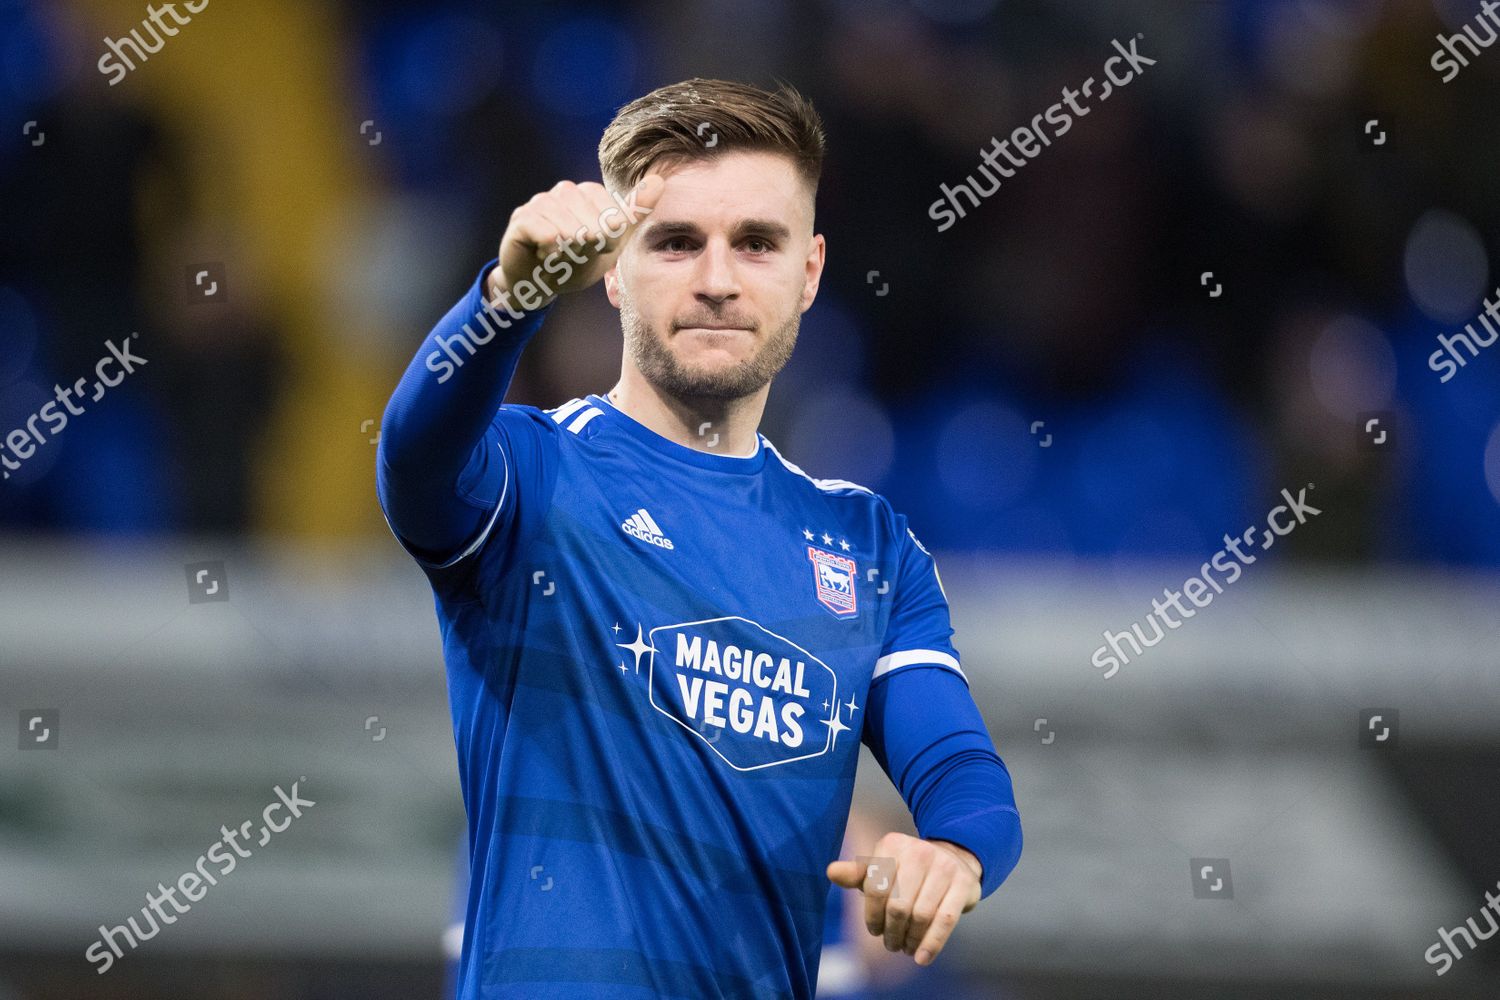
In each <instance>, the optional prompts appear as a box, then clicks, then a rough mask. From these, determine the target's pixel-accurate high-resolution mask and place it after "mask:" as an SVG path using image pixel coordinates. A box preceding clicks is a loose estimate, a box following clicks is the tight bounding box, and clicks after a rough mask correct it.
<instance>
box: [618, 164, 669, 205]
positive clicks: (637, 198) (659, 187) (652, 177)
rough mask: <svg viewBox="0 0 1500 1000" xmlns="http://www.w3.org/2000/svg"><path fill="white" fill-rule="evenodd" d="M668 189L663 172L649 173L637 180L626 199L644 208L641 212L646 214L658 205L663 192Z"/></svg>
mask: <svg viewBox="0 0 1500 1000" xmlns="http://www.w3.org/2000/svg"><path fill="white" fill-rule="evenodd" d="M666 189H667V182H666V180H664V179H663V178H662V176H661V174H647V175H646V176H645V177H642V178H641V179H640V180H639V181H637V182H636V185H635V187H634V188H632V189H631V192H630V197H629V198H628V199H626V200H627V201H628V202H629V203H630V204H632V205H635V206H636V207H637V208H640V209H642V210H643V211H642V212H641V214H642V215H644V214H646V213H648V212H650V211H651V210H652V209H653V208H655V207H656V203H657V202H658V201H660V200H661V193H662V192H663V191H665V190H666Z"/></svg>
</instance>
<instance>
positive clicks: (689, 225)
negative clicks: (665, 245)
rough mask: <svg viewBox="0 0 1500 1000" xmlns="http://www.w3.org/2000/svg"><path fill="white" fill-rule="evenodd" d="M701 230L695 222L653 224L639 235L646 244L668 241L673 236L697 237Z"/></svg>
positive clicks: (701, 232)
mask: <svg viewBox="0 0 1500 1000" xmlns="http://www.w3.org/2000/svg"><path fill="white" fill-rule="evenodd" d="M702 235H703V230H702V229H700V228H699V227H698V224H697V223H695V222H653V223H651V224H650V225H649V226H647V227H646V229H645V231H644V232H642V233H641V237H642V238H643V239H644V240H646V241H647V242H648V243H654V242H656V241H657V240H664V239H668V238H670V237H673V236H699V237H701V236H702Z"/></svg>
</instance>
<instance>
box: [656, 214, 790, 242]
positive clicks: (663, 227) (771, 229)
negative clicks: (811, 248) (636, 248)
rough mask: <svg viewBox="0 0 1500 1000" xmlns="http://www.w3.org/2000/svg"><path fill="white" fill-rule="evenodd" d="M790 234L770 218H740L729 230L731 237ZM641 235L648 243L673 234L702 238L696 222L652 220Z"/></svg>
mask: <svg viewBox="0 0 1500 1000" xmlns="http://www.w3.org/2000/svg"><path fill="white" fill-rule="evenodd" d="M791 235H792V231H791V229H790V228H789V227H788V226H787V225H786V224H785V223H782V222H776V221H774V220H771V219H742V220H741V221H739V222H737V223H735V226H734V229H733V230H731V232H730V236H731V238H733V239H745V238H746V237H750V236H759V237H762V238H764V239H772V240H787V239H790V238H791ZM641 236H642V238H643V239H644V240H645V241H646V242H648V243H655V242H657V241H658V240H667V239H671V238H673V237H675V236H688V237H692V238H694V239H702V238H703V229H702V227H700V226H699V225H698V224H697V223H696V222H685V221H684V222H653V223H651V224H650V225H648V226H647V227H646V229H645V231H644V232H643V233H642V234H641Z"/></svg>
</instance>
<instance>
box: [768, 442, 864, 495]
mask: <svg viewBox="0 0 1500 1000" xmlns="http://www.w3.org/2000/svg"><path fill="white" fill-rule="evenodd" d="M760 440H761V443H762V444H764V445H765V446H766V447H767V448H769V449H770V450H771V454H773V455H775V456H776V457H777V459H779V460H780V461H781V464H782V465H784V466H786V467H787V469H788V470H790V471H791V472H794V473H796V474H797V475H799V476H801V477H802V478H803V479H806V480H807V481H808V482H810V483H812V484H813V485H814V486H816V487H817V488H818V489H820V490H822V491H823V492H824V493H839V492H849V491H854V492H858V493H868V494H869V495H870V496H875V495H876V493H875V491H874V490H872V489H870V488H869V487H868V486H861V485H859V483H851V482H850V481H849V480H847V479H814V478H813V477H812V476H809V475H808V474H807V473H805V472H803V471H802V469H801V468H800V467H799V466H798V465H797V464H796V463H794V462H789V461H787V459H786V456H784V455H782V453H781V452H779V451H777V450H776V446H775V445H774V444H772V443H771V442H770V441H769V440H768V439H767V438H766V436H765V435H764V434H762V435H760Z"/></svg>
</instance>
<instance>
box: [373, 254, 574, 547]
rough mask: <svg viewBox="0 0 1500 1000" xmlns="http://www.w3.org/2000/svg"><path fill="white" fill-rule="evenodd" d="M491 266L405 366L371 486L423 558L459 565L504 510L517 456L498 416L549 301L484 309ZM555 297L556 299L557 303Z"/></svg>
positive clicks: (404, 538)
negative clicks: (514, 309) (522, 309)
mask: <svg viewBox="0 0 1500 1000" xmlns="http://www.w3.org/2000/svg"><path fill="white" fill-rule="evenodd" d="M493 267H494V264H493V262H492V263H491V264H488V265H486V266H485V267H484V269H483V270H482V271H481V272H480V275H479V278H478V280H477V281H475V283H474V284H473V285H472V286H471V287H470V288H469V291H468V293H467V294H466V295H465V296H464V297H463V298H462V299H460V300H459V301H458V303H457V304H455V305H454V307H453V308H452V309H450V310H449V311H448V314H447V315H446V316H444V317H443V318H442V319H441V320H439V321H438V323H437V325H436V326H435V327H433V329H432V332H431V333H429V334H428V335H427V338H426V339H425V340H423V341H422V346H421V347H420V348H419V349H418V350H417V353H416V356H415V357H414V358H412V361H411V364H409V365H408V366H407V368H406V372H405V374H403V375H402V377H401V381H400V383H399V384H398V385H397V386H396V391H395V393H393V394H392V396H391V401H390V403H389V404H388V405H387V406H386V410H385V418H384V420H383V421H382V422H381V427H380V432H381V433H380V444H379V447H378V449H377V456H378V458H377V465H376V485H377V489H378V493H379V496H380V503H381V507H382V508H383V509H384V510H385V516H386V520H387V521H389V522H390V525H391V530H392V531H393V532H395V534H396V536H397V538H399V539H400V540H401V542H402V543H403V544H404V545H405V546H406V547H407V549H408V550H410V551H411V553H412V554H413V555H415V556H416V557H417V558H419V559H421V560H422V561H423V562H426V563H429V564H432V565H434V566H443V565H447V564H450V563H453V562H456V561H457V560H458V559H459V558H461V557H462V556H464V555H467V554H468V552H469V551H471V550H472V549H473V548H476V547H477V546H478V544H479V543H480V542H481V541H483V539H484V536H485V535H486V534H487V532H488V530H489V529H490V527H491V526H492V524H493V521H494V519H495V518H496V517H498V516H499V514H500V506H501V504H502V502H503V500H504V493H505V490H506V487H507V484H508V482H509V480H510V479H511V476H512V471H511V468H510V466H511V464H513V462H514V456H513V455H512V454H510V453H509V451H510V446H509V443H508V442H507V441H506V440H505V439H504V437H503V435H502V433H501V431H500V429H499V428H498V427H496V426H495V423H494V418H495V414H496V412H497V411H498V410H499V408H500V404H501V402H503V401H504V399H505V394H506V391H507V390H508V389H509V387H510V382H511V379H512V378H513V377H514V375H515V371H516V364H517V363H518V362H519V361H520V358H521V351H522V350H523V349H524V348H525V346H526V344H527V343H528V342H529V341H530V339H531V337H532V336H533V335H535V333H536V332H537V330H538V329H540V327H541V325H542V322H543V321H544V320H545V319H546V316H547V313H548V312H550V311H551V303H548V304H547V305H545V306H543V307H542V308H540V309H537V310H534V311H532V312H529V313H520V315H519V317H518V318H517V317H515V316H512V315H511V314H510V313H508V312H507V311H505V310H504V309H501V308H491V309H486V305H485V300H484V297H483V290H484V289H485V287H486V285H487V283H488V278H489V275H490V272H491V270H492V269H493ZM554 301H555V300H554Z"/></svg>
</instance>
